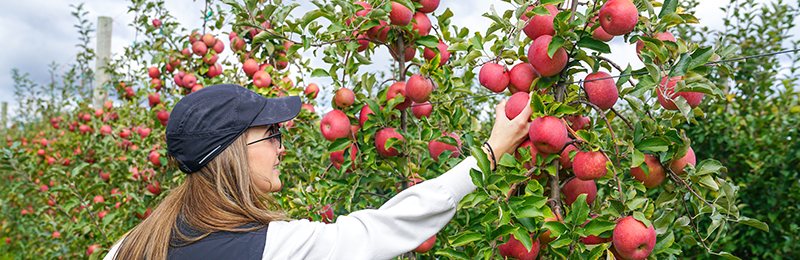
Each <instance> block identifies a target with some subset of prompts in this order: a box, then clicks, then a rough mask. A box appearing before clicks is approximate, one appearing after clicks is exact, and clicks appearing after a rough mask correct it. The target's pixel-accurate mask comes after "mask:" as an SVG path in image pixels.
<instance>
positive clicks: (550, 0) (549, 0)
mask: <svg viewBox="0 0 800 260" xmlns="http://www.w3.org/2000/svg"><path fill="white" fill-rule="evenodd" d="M540 2H541V4H542V5H555V4H560V3H563V2H564V0H541V1H540ZM547 15H549V13H548V14H547Z"/></svg>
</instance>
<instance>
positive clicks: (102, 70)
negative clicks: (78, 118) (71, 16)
mask: <svg viewBox="0 0 800 260" xmlns="http://www.w3.org/2000/svg"><path fill="white" fill-rule="evenodd" d="M112 21H113V20H112V19H111V17H106V16H100V17H97V48H96V49H95V53H96V54H97V56H96V59H95V70H94V85H93V95H92V105H93V107H94V108H95V109H97V108H101V107H103V103H105V102H106V99H108V85H109V79H110V75H109V74H108V73H106V67H107V66H108V61H109V60H110V59H111V22H112Z"/></svg>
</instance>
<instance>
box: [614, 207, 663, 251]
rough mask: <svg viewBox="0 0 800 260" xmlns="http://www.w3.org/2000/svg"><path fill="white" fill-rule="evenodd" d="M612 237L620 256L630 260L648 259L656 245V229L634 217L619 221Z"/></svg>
mask: <svg viewBox="0 0 800 260" xmlns="http://www.w3.org/2000/svg"><path fill="white" fill-rule="evenodd" d="M611 237H612V240H613V243H614V247H615V248H616V250H617V252H619V255H620V256H621V257H622V258H625V259H629V260H643V259H646V258H647V256H649V255H650V253H651V252H653V248H654V247H655V245H656V230H655V228H653V226H652V225H650V227H647V226H645V225H644V223H642V222H640V221H638V220H636V219H634V218H633V216H627V217H624V218H622V219H620V220H619V221H617V226H616V227H614V233H613V234H612V235H611Z"/></svg>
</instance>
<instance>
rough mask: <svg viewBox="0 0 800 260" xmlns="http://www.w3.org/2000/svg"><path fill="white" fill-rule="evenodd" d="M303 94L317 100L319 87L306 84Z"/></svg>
mask: <svg viewBox="0 0 800 260" xmlns="http://www.w3.org/2000/svg"><path fill="white" fill-rule="evenodd" d="M303 94H306V95H309V96H311V99H315V98H317V94H319V86H317V84H315V83H311V84H308V86H306V89H305V90H304V91H303Z"/></svg>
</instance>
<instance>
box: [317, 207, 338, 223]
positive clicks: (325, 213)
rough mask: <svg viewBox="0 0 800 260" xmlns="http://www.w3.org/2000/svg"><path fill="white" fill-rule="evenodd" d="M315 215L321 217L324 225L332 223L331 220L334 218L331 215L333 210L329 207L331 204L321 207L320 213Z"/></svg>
mask: <svg viewBox="0 0 800 260" xmlns="http://www.w3.org/2000/svg"><path fill="white" fill-rule="evenodd" d="M317 214H319V215H320V216H322V222H325V223H331V222H333V218H334V217H335V216H334V215H333V208H332V207H331V204H327V205H325V207H322V211H320V212H317Z"/></svg>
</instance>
